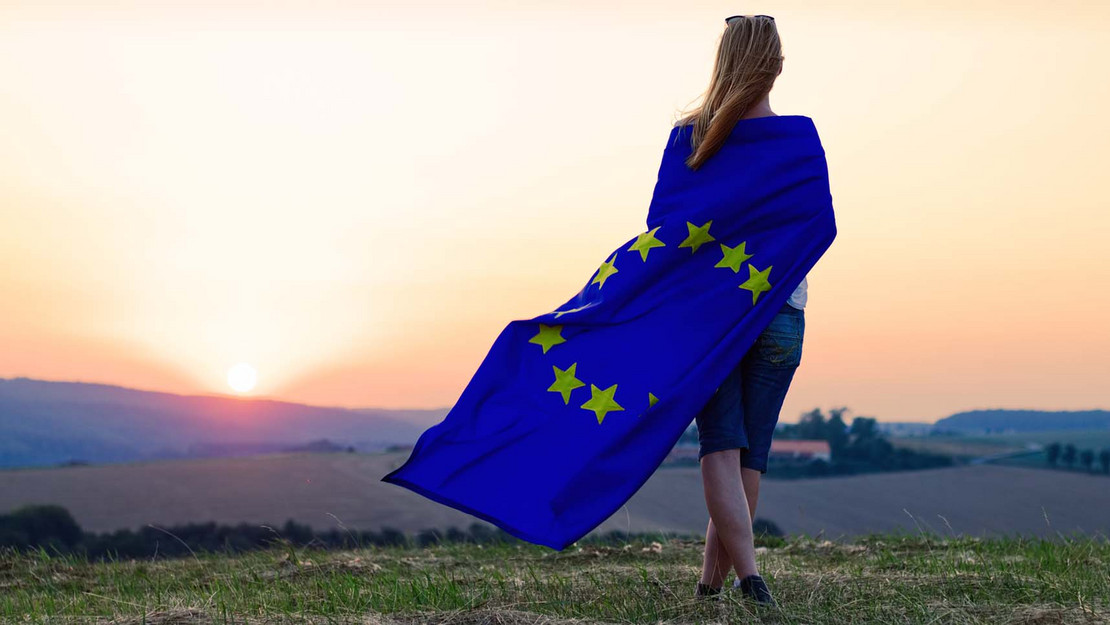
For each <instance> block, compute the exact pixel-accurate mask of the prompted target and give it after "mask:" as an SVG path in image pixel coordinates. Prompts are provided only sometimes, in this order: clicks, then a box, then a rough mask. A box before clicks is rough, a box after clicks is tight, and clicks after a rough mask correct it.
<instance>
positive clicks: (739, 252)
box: [713, 241, 752, 273]
mask: <svg viewBox="0 0 1110 625" xmlns="http://www.w3.org/2000/svg"><path fill="white" fill-rule="evenodd" d="M746 247H748V242H747V241H742V242H741V243H740V245H738V246H736V247H729V246H727V245H725V244H724V243H722V244H721V252H723V253H724V258H722V259H721V260H719V261H717V264H716V265H713V266H714V267H727V268H729V269H731V270H732V273H739V272H740V265H741V264H742V263H743V262H744V261H746V260H748V259H749V258H751V257H752V255H751V254H749V253H748V252H747V250H746V249H744V248H746Z"/></svg>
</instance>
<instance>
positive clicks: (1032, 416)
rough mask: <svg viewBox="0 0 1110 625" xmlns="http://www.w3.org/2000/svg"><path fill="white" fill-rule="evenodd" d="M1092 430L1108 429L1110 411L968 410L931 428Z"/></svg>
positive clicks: (962, 430)
mask: <svg viewBox="0 0 1110 625" xmlns="http://www.w3.org/2000/svg"><path fill="white" fill-rule="evenodd" d="M1095 429H1110V410H1072V411H1068V410H1061V411H1056V412H1050V411H1046V410H970V411H967V412H958V413H956V414H954V415H951V416H948V417H945V418H943V419H940V420H938V421H937V422H936V424H935V431H944V430H947V431H955V432H975V433H988V432H1039V431H1043V430H1095Z"/></svg>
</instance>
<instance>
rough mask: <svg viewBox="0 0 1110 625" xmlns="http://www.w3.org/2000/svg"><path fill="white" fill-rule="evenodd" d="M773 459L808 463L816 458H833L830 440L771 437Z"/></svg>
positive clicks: (827, 459) (771, 455)
mask: <svg viewBox="0 0 1110 625" xmlns="http://www.w3.org/2000/svg"><path fill="white" fill-rule="evenodd" d="M770 459H771V460H782V461H786V462H796V463H806V462H813V461H814V460H824V461H825V462H829V461H830V460H832V450H830V449H829V442H828V441H822V440H788V439H779V438H774V439H771V453H770Z"/></svg>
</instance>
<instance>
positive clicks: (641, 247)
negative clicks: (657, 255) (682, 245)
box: [628, 226, 667, 263]
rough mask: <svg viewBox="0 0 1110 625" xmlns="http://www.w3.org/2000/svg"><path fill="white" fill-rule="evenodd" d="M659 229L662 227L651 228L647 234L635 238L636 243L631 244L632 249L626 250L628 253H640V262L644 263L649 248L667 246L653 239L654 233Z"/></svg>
mask: <svg viewBox="0 0 1110 625" xmlns="http://www.w3.org/2000/svg"><path fill="white" fill-rule="evenodd" d="M661 227H662V226H656V227H654V228H652V229H651V230H648V231H647V232H645V233H643V234H640V235H639V236H637V237H636V242H635V243H633V244H632V247H630V248H628V251H629V252H639V253H640V260H642V261H644V262H645V263H646V262H647V255H648V252H650V251H651V248H653V247H666V245H667V244H666V243H663V242H662V241H660V240H659V239H656V238H655V231H656V230H658V229H659V228H661Z"/></svg>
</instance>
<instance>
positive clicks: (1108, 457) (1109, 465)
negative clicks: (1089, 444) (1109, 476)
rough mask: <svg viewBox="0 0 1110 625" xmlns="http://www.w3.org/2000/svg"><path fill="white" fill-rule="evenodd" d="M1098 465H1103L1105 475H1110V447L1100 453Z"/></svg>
mask: <svg viewBox="0 0 1110 625" xmlns="http://www.w3.org/2000/svg"><path fill="white" fill-rule="evenodd" d="M1098 463H1099V464H1100V465H1102V472H1103V473H1110V447H1108V448H1106V449H1103V450H1102V451H1100V452H1098Z"/></svg>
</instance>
